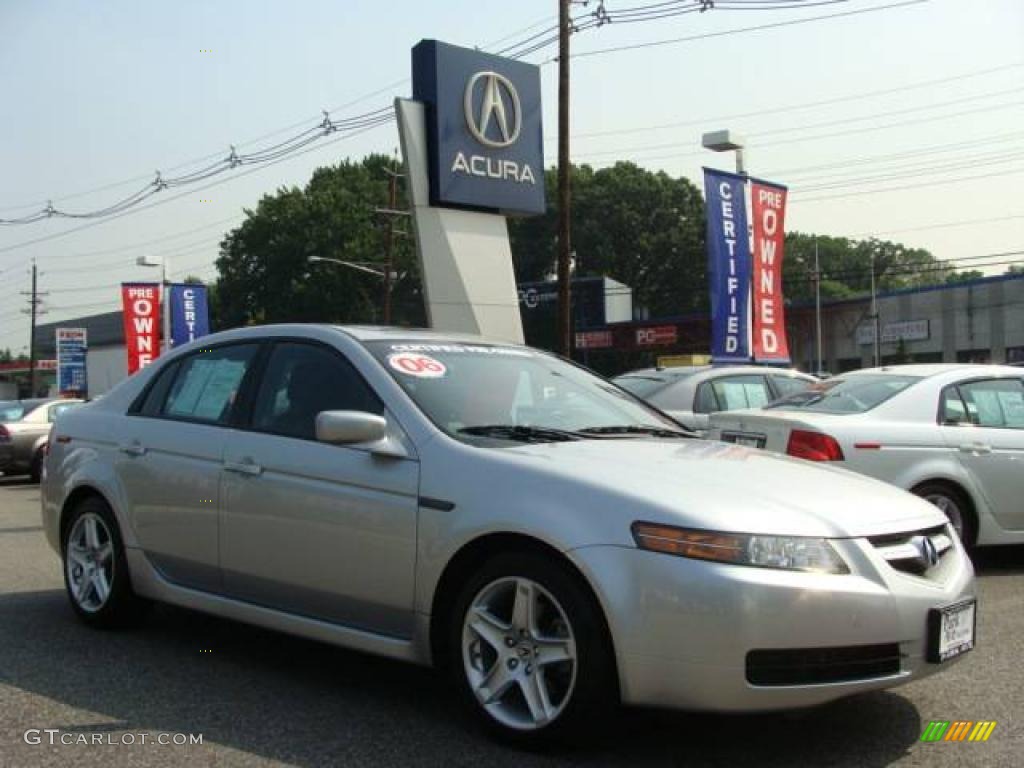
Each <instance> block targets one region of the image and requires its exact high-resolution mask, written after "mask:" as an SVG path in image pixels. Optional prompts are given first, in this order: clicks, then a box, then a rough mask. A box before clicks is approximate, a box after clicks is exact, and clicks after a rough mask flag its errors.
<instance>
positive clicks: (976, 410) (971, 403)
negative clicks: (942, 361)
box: [960, 379, 1024, 429]
mask: <svg viewBox="0 0 1024 768" xmlns="http://www.w3.org/2000/svg"><path fill="white" fill-rule="evenodd" d="M960 393H961V395H962V396H963V399H964V403H965V405H966V406H967V413H968V416H969V417H970V419H971V422H972V423H974V424H977V425H978V426H979V427H996V428H1003V429H1024V383H1022V382H1021V380H1020V379H988V380H986V381H971V382H968V383H966V384H961V385H960Z"/></svg>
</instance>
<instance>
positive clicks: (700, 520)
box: [502, 438, 946, 538]
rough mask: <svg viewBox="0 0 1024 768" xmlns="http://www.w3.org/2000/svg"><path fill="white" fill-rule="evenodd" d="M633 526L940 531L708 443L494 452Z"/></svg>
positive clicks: (572, 445)
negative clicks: (601, 503) (626, 516)
mask: <svg viewBox="0 0 1024 768" xmlns="http://www.w3.org/2000/svg"><path fill="white" fill-rule="evenodd" d="M502 452H503V453H506V455H507V456H508V457H509V458H511V457H512V456H513V455H514V456H515V457H517V459H518V461H519V462H521V463H523V464H526V465H530V466H531V467H532V468H534V469H535V470H538V471H542V472H544V474H546V475H549V479H554V478H550V476H551V475H557V476H559V479H560V480H561V481H562V483H564V485H565V486H566V490H565V492H566V493H572V486H577V487H579V486H581V485H582V486H585V487H587V488H588V489H591V490H600V491H602V496H604V495H608V496H612V497H617V500H618V503H620V504H627V505H630V506H631V507H632V508H633V510H634V512H633V514H634V517H635V519H637V520H640V519H650V520H651V521H652V522H663V523H667V524H671V525H680V526H684V527H687V526H689V527H694V528H704V529H708V530H717V531H728V532H738V533H739V532H743V533H762V534H776V535H788V536H827V537H838V538H842V537H862V536H874V535H879V534H886V533H897V532H901V531H910V530H915V529H919V528H927V527H931V526H936V525H942V524H943V523H944V522H945V521H946V518H945V516H944V515H943V514H942V513H941V512H940V511H939V510H938V509H936V508H935V507H933V506H932V505H931V504H929V503H927V502H925V501H923V500H922V499H919V498H917V497H916V496H914V495H912V494H910V493H908V492H906V491H903V490H901V489H899V488H896V487H895V486H891V485H887V484H886V483H882V482H880V481H878V480H873V479H871V478H868V477H865V476H863V475H858V474H854V473H852V472H848V471H846V470H842V469H836V468H835V467H829V466H823V465H820V464H815V463H813V462H807V461H802V460H800V459H793V458H790V457H787V456H780V455H778V454H773V453H767V452H765V451H758V450H752V449H749V448H743V447H741V446H737V445H731V444H727V443H720V442H714V441H710V440H696V439H695V440H657V439H647V438H639V439H631V438H627V439H602V440H580V441H573V442H563V443H541V444H533V445H522V446H516V447H515V448H509V449H503V450H502Z"/></svg>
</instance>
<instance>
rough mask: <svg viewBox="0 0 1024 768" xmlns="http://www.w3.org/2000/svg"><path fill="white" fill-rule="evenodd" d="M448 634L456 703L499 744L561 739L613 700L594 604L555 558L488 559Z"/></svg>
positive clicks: (610, 661)
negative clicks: (460, 702) (463, 705)
mask: <svg viewBox="0 0 1024 768" xmlns="http://www.w3.org/2000/svg"><path fill="white" fill-rule="evenodd" d="M528 607H530V608H529V610H528ZM449 631H450V635H449V645H448V648H449V649H451V657H450V664H449V667H450V670H451V673H452V675H453V677H454V681H455V684H456V686H457V688H458V690H459V692H460V696H461V697H462V698H463V700H464V701H465V702H466V704H467V706H468V707H469V708H470V709H471V710H472V711H473V712H474V714H475V716H476V717H477V719H478V720H479V721H480V723H481V724H482V725H483V726H484V728H485V729H486V730H487V731H488V732H489V733H490V734H491V735H493V736H496V737H497V738H499V739H501V740H503V741H507V742H511V743H514V744H516V745H517V746H523V747H539V746H543V745H545V744H548V743H550V742H552V741H554V740H558V739H562V738H565V737H569V736H571V735H573V734H575V733H578V732H579V730H580V726H582V725H584V724H586V725H587V726H589V727H591V728H592V727H593V726H594V723H595V718H598V719H600V718H601V717H603V716H604V715H606V714H607V713H608V711H609V710H610V708H611V707H612V705H613V704H614V703H615V702H616V700H617V698H618V697H617V678H616V674H615V663H614V654H613V652H612V648H611V642H610V639H609V637H608V632H607V629H606V627H605V624H604V621H603V618H602V616H601V613H600V606H599V605H598V604H597V601H596V599H595V598H594V596H593V595H592V593H591V592H590V590H589V589H588V588H587V586H586V585H585V584H583V583H581V580H580V578H579V577H578V576H577V575H576V574H575V573H573V572H572V571H571V570H570V569H569V568H568V567H567V566H565V565H563V564H561V563H558V562H557V561H556V560H554V559H553V558H550V557H545V556H543V555H540V554H536V553H529V552H523V553H508V554H504V555H499V556H497V557H494V558H492V559H491V560H489V561H488V562H487V563H486V564H485V565H484V566H483V567H482V568H481V569H480V570H478V571H477V572H476V573H475V574H473V576H472V577H470V578H469V579H468V581H467V582H466V584H465V586H464V587H463V589H462V591H461V592H460V594H459V596H458V598H457V599H456V601H455V606H454V610H453V611H452V614H451V618H450V628H449ZM496 679H498V680H499V683H498V685H497V686H496V685H494V681H495V680H496ZM499 687H500V688H501V690H500V691H499V690H497V688H499Z"/></svg>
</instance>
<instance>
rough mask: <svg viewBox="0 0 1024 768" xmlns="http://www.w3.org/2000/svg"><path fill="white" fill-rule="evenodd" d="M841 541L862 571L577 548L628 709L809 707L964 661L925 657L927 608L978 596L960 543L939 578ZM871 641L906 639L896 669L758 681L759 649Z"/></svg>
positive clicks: (865, 545) (861, 542)
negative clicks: (829, 678) (752, 678)
mask: <svg viewBox="0 0 1024 768" xmlns="http://www.w3.org/2000/svg"><path fill="white" fill-rule="evenodd" d="M836 548H837V550H838V551H839V552H840V554H841V555H842V556H843V557H844V559H845V560H846V561H847V563H848V564H849V565H850V569H851V571H852V573H850V574H848V575H842V576H837V575H827V574H809V573H799V572H792V571H782V570H774V569H769V568H753V567H749V566H736V565H725V564H719V563H711V562H705V561H699V560H690V559H687V558H683V557H677V556H674V555H666V554H660V553H655V552H647V551H642V550H639V549H633V548H627V547H617V546H595V547H585V548H581V549H577V550H573V552H572V553H571V555H572V557H573V559H574V561H575V562H576V564H577V565H578V566H579V567H580V569H581V570H582V571H583V573H584V574H585V575H586V577H587V578H588V580H589V581H590V583H591V585H593V586H594V589H595V591H596V592H597V594H598V599H599V600H600V601H601V603H602V604H603V607H604V609H605V615H606V617H607V619H608V624H609V627H610V629H611V632H612V638H613V642H614V644H615V654H616V660H617V663H618V672H619V683H620V691H621V694H622V699H623V701H624V702H625V703H628V704H635V705H644V706H656V707H673V708H679V709H692V710H708V711H721V712H730V711H732V712H738V711H764V710H774V709H790V708H799V707H806V706H811V705H815V704H821V703H824V702H826V701H830V700H832V699H837V698H840V697H842V696H847V695H849V694H852V693H858V692H861V691H867V690H873V689H879V688H888V687H891V686H894V685H900V684H902V683H905V682H909V681H910V680H914V679H917V678H920V677H924V676H926V675H930V674H933V673H935V672H938V671H940V670H942V669H943V668H945V667H948V666H949V665H950V664H951V663H954V662H947V663H945V664H941V665H940V664H931V663H929V662H927V661H926V660H925V656H926V653H927V624H928V613H929V611H930V610H931V609H932V608H939V607H943V606H947V605H950V604H952V603H956V602H958V601H960V600H962V599H965V598H970V597H973V596H974V594H975V591H974V571H973V568H972V566H971V562H970V560H969V559H968V558H967V556H966V554H965V553H964V551H963V549H962V547H961V546H960V543H959V541H957V542H956V543H955V545H954V548H953V550H951V552H950V553H949V554H948V555H946V557H944V558H943V561H944V563H945V564H944V566H943V568H942V571H941V573H940V574H938V575H936V576H935V577H934V578H924V577H920V576H912V575H910V574H907V573H903V572H900V571H897V570H895V569H893V568H892V567H891V566H890V565H889V564H888V563H886V562H885V561H884V560H883V559H882V558H881V557H880V556H879V555H878V554H877V552H875V551H874V549H873V547H872V545H871V544H870V542H868V541H867V540H866V539H846V540H841V541H838V542H836ZM894 644H895V645H894ZM861 646H888V647H890V648H893V647H897V646H898V656H899V662H898V665H897V667H896V668H895V669H893V670H892V671H891V672H886V673H881V674H878V673H874V672H869V673H868V674H867V675H865V676H864V677H858V678H857V679H847V680H844V681H842V682H824V683H811V684H798V685H779V684H773V685H753V684H751V683H750V682H749V681H748V670H747V656H748V653H750V652H751V651H773V650H783V649H786V650H795V649H835V648H841V649H850V648H851V647H858V648H859V647H861ZM854 650H856V648H854ZM821 653H822V652H821V651H817V650H816V651H813V652H812V653H810V654H808V656H809V657H812V656H819V655H820V654H821Z"/></svg>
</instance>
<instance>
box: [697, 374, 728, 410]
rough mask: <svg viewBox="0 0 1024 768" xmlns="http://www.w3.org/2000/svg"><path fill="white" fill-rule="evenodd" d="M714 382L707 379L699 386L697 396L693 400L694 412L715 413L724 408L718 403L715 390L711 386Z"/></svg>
mask: <svg viewBox="0 0 1024 768" xmlns="http://www.w3.org/2000/svg"><path fill="white" fill-rule="evenodd" d="M713 383H714V382H711V381H705V382H703V383H702V384H701V385H700V386H698V387H697V396H696V397H695V398H694V401H693V412H694V413H715V412H716V411H720V410H722V408H721V407H720V406H719V405H718V398H717V397H715V390H714V389H713V388H712V386H711V385H712V384H713Z"/></svg>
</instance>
